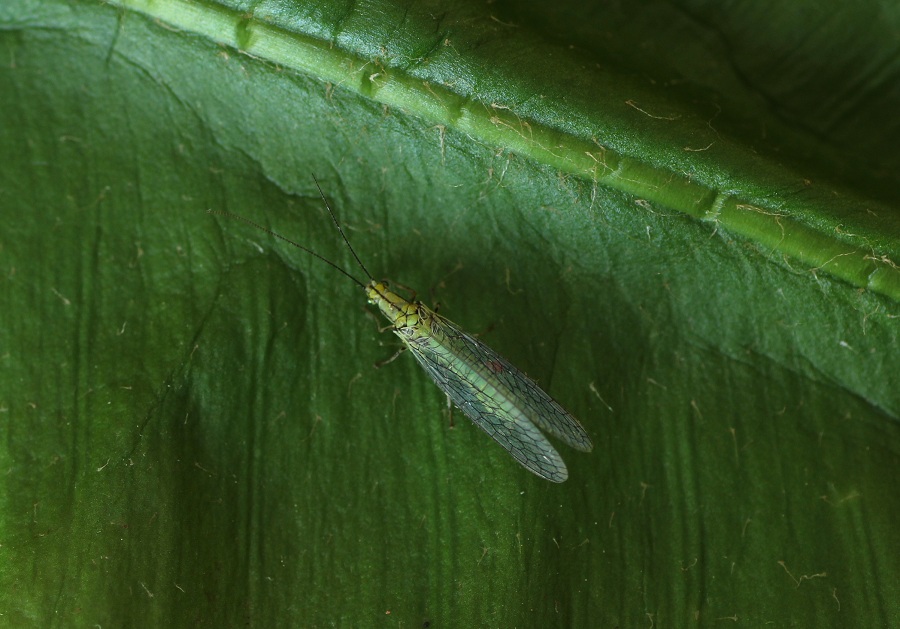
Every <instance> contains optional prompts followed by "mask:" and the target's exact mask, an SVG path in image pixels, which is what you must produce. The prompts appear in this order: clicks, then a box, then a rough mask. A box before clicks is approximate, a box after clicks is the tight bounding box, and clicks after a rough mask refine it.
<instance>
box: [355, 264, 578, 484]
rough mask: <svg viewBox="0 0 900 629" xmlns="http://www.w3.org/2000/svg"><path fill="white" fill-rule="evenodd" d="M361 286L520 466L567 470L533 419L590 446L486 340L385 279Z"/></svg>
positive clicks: (553, 472) (553, 475) (562, 473)
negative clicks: (403, 294)
mask: <svg viewBox="0 0 900 629" xmlns="http://www.w3.org/2000/svg"><path fill="white" fill-rule="evenodd" d="M365 291H366V296H367V297H368V299H369V303H371V304H374V305H375V306H377V307H378V309H379V310H380V311H381V313H382V314H383V315H384V316H385V317H386V318H387V319H388V321H390V322H391V324H392V326H393V331H394V334H396V335H397V336H398V337H399V338H400V339H401V340H402V341H403V343H404V345H405V346H406V347H407V348H408V349H409V350H410V352H411V353H412V355H413V356H414V357H415V359H416V360H417V361H418V362H419V364H420V365H421V366H422V367H423V369H425V372H426V373H427V374H428V375H429V376H431V378H432V379H433V380H434V382H435V384H437V385H438V387H439V388H440V389H441V390H442V391H443V392H444V393H445V394H446V395H447V396H448V397H449V398H450V400H451V401H452V402H453V403H454V404H455V405H456V406H457V407H458V408H459V409H460V410H461V411H462V412H463V413H465V415H466V416H467V417H469V419H471V420H472V422H473V423H475V425H477V426H478V427H479V428H481V429H483V430H484V431H485V432H486V433H488V434H489V435H490V436H491V437H492V438H493V439H494V440H495V441H497V442H498V443H499V444H500V445H502V446H503V447H504V448H506V450H507V451H508V452H509V453H510V454H511V455H512V456H513V457H514V458H515V459H516V460H517V461H518V462H519V463H520V464H521V465H522V466H524V467H525V468H526V469H528V470H530V471H531V472H534V473H535V474H537V475H538V476H540V477H542V478H546V479H547V480H550V481H554V482H557V483H561V482H563V481H564V480H566V479H567V478H568V475H569V473H568V470H567V469H566V465H565V463H564V462H563V460H562V457H560V455H559V453H558V452H557V451H556V449H555V448H554V447H553V446H552V445H551V444H550V442H549V441H547V439H546V437H544V435H543V434H541V431H540V430H538V428H537V427H538V426H539V427H540V428H543V429H544V430H546V431H547V432H549V433H551V434H553V435H554V436H556V437H558V438H560V439H561V440H563V441H564V442H565V443H567V444H568V445H570V446H572V447H573V448H576V449H578V450H581V451H584V452H589V451H590V450H591V449H592V448H593V444H592V443H591V439H590V437H589V436H588V434H587V432H586V431H585V430H584V428H583V427H582V425H581V424H580V423H579V422H578V420H576V419H575V418H574V417H573V416H572V415H571V414H569V413H568V412H567V411H566V410H565V409H563V408H562V407H561V406H560V405H559V404H558V403H557V402H556V401H554V400H553V399H552V398H551V397H550V396H549V395H547V394H546V393H545V392H544V391H543V390H542V389H541V388H540V387H539V386H538V385H537V383H535V382H534V381H533V380H532V379H530V378H529V377H528V376H526V375H525V374H524V373H522V372H521V371H519V370H518V369H516V368H515V367H514V366H513V365H512V364H510V363H509V361H507V360H506V359H505V358H503V357H502V356H500V355H499V354H497V353H496V352H495V351H493V350H492V349H491V348H489V347H488V346H487V345H485V344H484V343H482V342H481V341H479V340H478V339H476V338H475V337H473V336H470V335H469V334H466V333H465V332H463V331H462V330H461V329H460V328H458V327H457V326H456V325H455V324H453V323H452V322H451V321H449V320H448V319H446V318H444V317H442V316H440V315H439V314H437V313H436V312H434V311H433V310H431V309H430V308H428V307H427V306H425V305H424V304H422V303H420V302H417V301H407V300H406V299H404V298H403V297H401V296H400V295H398V294H396V293H394V292H393V291H391V290H390V288H389V287H388V284H387V282H378V281H374V280H373V281H371V282H369V283H368V284H367V285H366V286H365Z"/></svg>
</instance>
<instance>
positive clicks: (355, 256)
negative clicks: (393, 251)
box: [312, 175, 375, 280]
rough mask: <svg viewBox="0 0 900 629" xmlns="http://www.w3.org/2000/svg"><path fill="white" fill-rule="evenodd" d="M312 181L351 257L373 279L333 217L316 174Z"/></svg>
mask: <svg viewBox="0 0 900 629" xmlns="http://www.w3.org/2000/svg"><path fill="white" fill-rule="evenodd" d="M312 178H313V181H315V182H316V188H318V189H319V194H320V195H321V196H322V201H324V202H325V209H326V210H328V213H329V214H330V215H331V220H332V221H334V226H335V227H337V228H338V231H339V232H341V238H343V239H344V244H345V245H347V249H349V250H350V253H352V254H353V257H354V258H356V263H357V264H358V265H359V268H361V269H362V270H363V273H365V274H366V277H368V278H369V279H370V280H372V279H375V278H373V277H372V274H371V273H369V271H368V269H366V267H365V265H364V264H363V263H362V260H360V259H359V256H358V255H356V251H354V250H353V245H351V244H350V241H349V240H347V236H345V235H344V228H343V227H341V224H340V223H338V219H337V218H336V217H335V215H334V212H332V211H331V206H330V205H329V204H328V199H326V198H325V193H324V192H322V186H320V185H319V180H318V179H316V176H315V175H313V176H312Z"/></svg>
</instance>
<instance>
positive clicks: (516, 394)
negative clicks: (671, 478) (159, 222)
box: [210, 181, 593, 483]
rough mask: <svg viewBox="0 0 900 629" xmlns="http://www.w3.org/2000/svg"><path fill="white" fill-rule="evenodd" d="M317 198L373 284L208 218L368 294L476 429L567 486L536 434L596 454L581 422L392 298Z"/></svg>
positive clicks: (418, 308)
mask: <svg viewBox="0 0 900 629" xmlns="http://www.w3.org/2000/svg"><path fill="white" fill-rule="evenodd" d="M316 186H318V181H317V182H316ZM319 193H320V194H321V195H322V200H323V201H325V207H326V208H327V209H328V212H329V214H330V215H331V219H332V221H334V224H335V226H336V227H337V229H338V231H339V232H340V233H341V237H342V238H343V240H344V243H345V244H346V245H347V248H348V249H350V252H351V253H352V254H353V257H354V258H355V259H356V262H357V264H358V265H359V267H360V268H361V269H362V270H363V272H364V273H365V274H366V276H367V277H368V278H369V280H370V281H369V282H368V283H367V284H363V283H362V282H360V281H359V280H358V279H356V278H355V277H354V276H353V275H351V274H350V273H348V272H347V271H345V270H344V269H342V268H341V267H339V266H337V265H336V264H334V263H333V262H331V261H330V260H328V259H326V258H324V257H322V256H321V255H319V254H318V253H316V252H315V251H312V250H310V249H307V248H306V247H304V246H303V245H300V244H297V243H296V242H294V241H292V240H290V239H288V238H285V237H284V236H282V235H280V234H277V233H275V232H273V231H271V230H270V229H267V228H266V227H263V226H262V225H259V224H257V223H254V222H253V221H250V220H248V219H246V218H243V217H242V216H238V215H236V214H231V213H230V212H224V211H212V210H210V212H211V213H213V214H221V215H225V216H231V217H234V218H237V219H239V220H242V221H244V222H246V223H249V224H251V225H253V226H255V227H257V228H259V229H262V230H263V231H265V232H268V233H269V234H271V235H273V236H275V237H277V238H280V239H281V240H284V241H286V242H288V243H290V244H292V245H294V246H295V247H297V248H299V249H301V250H303V251H305V252H307V253H309V254H311V255H313V256H315V257H317V258H319V259H320V260H322V261H324V262H325V263H327V264H329V265H330V266H332V267H333V268H335V269H337V270H338V271H340V272H341V273H343V274H344V275H346V276H347V277H348V278H350V279H351V280H353V281H354V282H355V283H357V284H358V285H359V286H360V287H362V288H363V289H364V290H365V292H366V296H367V297H368V299H369V303H371V304H374V305H375V306H377V307H378V309H379V310H380V311H381V313H382V314H383V315H384V316H385V317H386V318H387V319H388V321H390V322H391V325H392V327H393V332H394V334H396V335H397V336H398V337H399V338H400V339H401V340H402V341H403V343H404V345H405V346H406V348H407V349H409V351H410V353H411V354H412V355H413V356H414V357H415V359H416V361H418V363H419V364H420V365H421V366H422V368H423V369H424V370H425V372H426V373H427V374H428V375H429V376H431V379H432V380H434V382H435V384H437V385H438V387H439V388H440V389H441V390H442V391H443V392H444V393H445V394H446V395H447V397H448V398H449V399H450V401H452V402H453V403H454V404H455V405H456V406H457V407H458V408H459V409H460V410H461V411H462V412H463V413H465V415H466V416H467V417H468V418H469V419H471V420H472V422H473V423H475V425H477V426H478V427H479V428H481V429H482V430H484V431H485V432H486V433H488V434H489V435H490V436H491V437H492V438H493V439H494V440H495V441H496V442H497V443H499V444H500V445H502V446H503V447H504V448H506V450H507V451H508V452H509V453H510V454H511V455H512V456H513V457H514V458H515V459H516V460H517V461H518V462H519V463H520V464H521V465H522V466H523V467H525V468H526V469H528V470H530V471H531V472H534V473H535V474H537V475H538V476H540V477H542V478H545V479H547V480H550V481H553V482H556V483H561V482H563V481H564V480H566V479H567V478H568V477H569V472H568V470H567V469H566V464H565V463H564V462H563V460H562V457H560V456H559V453H558V452H557V451H556V449H555V448H554V447H553V446H552V445H551V444H550V442H549V441H547V438H546V437H544V435H543V434H542V433H541V430H539V429H538V428H540V429H542V430H545V431H547V432H549V433H550V434H552V435H553V436H555V437H557V438H559V439H560V440H562V441H563V442H564V443H566V444H568V445H569V446H571V447H573V448H575V449H576V450H581V451H583V452H590V451H591V449H592V448H593V444H592V443H591V439H590V437H589V436H588V434H587V432H586V431H585V429H584V427H583V426H582V425H581V424H580V423H579V422H578V420H577V419H575V418H574V417H573V416H572V415H571V414H570V413H569V412H568V411H566V410H565V409H564V408H563V407H562V406H560V405H559V404H558V403H557V402H556V401H555V400H553V398H551V397H550V396H549V395H547V394H546V393H545V392H544V391H543V389H541V388H540V387H539V386H538V385H537V383H536V382H535V381H534V380H532V379H531V378H529V377H528V376H526V375H525V374H524V373H522V372H521V371H519V370H518V369H517V368H516V367H514V366H513V365H512V364H511V363H510V362H509V361H508V360H506V359H505V358H503V357H502V356H500V355H499V354H498V353H496V352H495V351H494V350H492V349H491V348H490V347H488V346H487V345H485V344H484V343H482V342H481V341H479V340H478V339H477V338H475V337H473V336H471V335H469V334H467V333H465V332H464V331H462V330H461V329H460V328H459V327H457V326H456V325H455V324H454V323H452V322H451V321H449V320H448V319H446V318H444V317H442V316H440V315H439V314H437V313H436V312H434V311H433V310H431V309H430V308H428V307H427V306H425V305H424V304H422V303H421V302H418V301H409V300H407V299H404V298H403V297H401V296H400V295H398V294H397V293H395V292H393V291H392V290H391V289H390V287H389V286H388V284H387V282H384V281H376V280H374V279H372V276H371V275H370V274H369V272H368V271H367V270H366V267H365V266H364V265H363V263H362V261H361V260H360V259H359V256H357V255H356V252H355V251H354V250H353V247H351V246H350V242H349V241H348V240H347V237H346V235H345V234H344V230H343V229H342V228H341V225H340V223H338V221H337V218H336V217H335V215H334V212H332V210H331V207H330V206H329V205H328V200H327V199H326V198H325V195H324V193H322V189H321V188H319Z"/></svg>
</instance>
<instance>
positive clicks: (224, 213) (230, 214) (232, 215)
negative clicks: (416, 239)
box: [206, 182, 372, 288]
mask: <svg viewBox="0 0 900 629" xmlns="http://www.w3.org/2000/svg"><path fill="white" fill-rule="evenodd" d="M318 185H319V182H316V186H317V187H318ZM319 192H320V193H321V192H322V189H321V188H319ZM322 198H323V199H324V198H325V197H324V195H323V196H322ZM327 205H328V203H327V201H326V207H327ZM328 212H329V213H331V208H328ZM206 213H207V214H218V215H219V216H227V217H228V218H234V219H237V220H239V221H243V222H245V223H247V224H248V225H252V226H253V227H255V228H257V229H261V230H262V231H264V232H266V233H267V234H269V235H270V236H275V238H280V239H281V240H283V241H285V242H286V243H288V244H291V245H294V246H295V247H297V249H300V250H301V251H305V252H306V253H308V254H309V255H311V256H315V257H316V258H318V259H319V260H321V261H322V262H324V263H325V264H327V265H328V266H330V267H331V268H333V269H337V270H338V271H340V272H341V273H343V274H344V275H346V276H347V277H349V278H350V279H351V280H353V281H354V282H355V283H356V284H358V285H359V286H360V287H361V288H365V287H366V285H365V284H363V283H362V282H360V281H359V280H358V279H356V278H355V277H353V276H352V275H350V274H349V273H348V272H347V271H345V270H344V269H342V268H341V267H339V266H338V265H336V264H335V263H334V262H332V261H331V260H329V259H328V258H326V257H325V256H323V255H320V254H318V253H316V252H315V251H313V250H312V249H308V248H306V247H304V246H303V245H301V244H299V243H296V242H294V241H293V240H291V239H290V238H286V237H284V236H282V235H281V234H279V233H278V232H275V231H272V230H271V229H269V228H268V227H263V226H262V225H260V224H259V223H257V222H255V221H251V220H250V219H249V218H244V217H243V216H241V215H240V214H235V213H234V212H227V211H225V210H206ZM331 218H332V219H333V220H334V222H335V225H337V219H335V218H334V214H333V213H332V214H331ZM338 229H341V226H340V225H338ZM341 236H344V231H343V230H341ZM344 242H346V243H347V246H348V247H350V243H349V242H347V238H346V236H344ZM350 251H351V252H353V257H355V258H356V261H357V262H359V258H357V257H356V252H355V251H353V247H350ZM359 265H360V266H361V267H362V270H363V271H365V270H366V267H364V266H362V263H361V262H359ZM366 275H368V271H366ZM371 277H372V276H371V275H370V276H369V279H371Z"/></svg>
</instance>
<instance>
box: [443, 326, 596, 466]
mask: <svg viewBox="0 0 900 629" xmlns="http://www.w3.org/2000/svg"><path fill="white" fill-rule="evenodd" d="M434 316H435V318H436V319H437V320H438V322H439V323H440V325H441V326H442V327H443V331H444V334H445V335H446V337H447V338H448V340H450V341H451V342H454V341H456V343H455V345H454V351H455V352H456V353H460V352H461V353H462V354H463V358H464V360H467V361H468V362H470V363H472V364H473V365H476V366H477V367H476V369H477V370H478V371H479V372H480V373H481V374H482V375H483V376H484V377H486V378H487V377H490V378H492V379H494V380H496V381H497V382H499V383H500V384H501V385H502V386H503V388H505V389H506V393H507V395H508V396H509V397H511V398H513V399H515V400H516V405H517V406H519V408H521V409H522V412H523V413H524V414H525V416H526V417H528V419H530V420H531V421H532V422H533V423H535V424H536V425H537V426H538V427H539V428H541V429H542V430H546V431H547V432H549V433H550V434H551V435H553V436H555V437H557V438H559V439H561V440H562V441H563V442H565V443H566V444H567V445H569V446H571V447H573V448H575V449H576V450H581V451H582V452H590V451H591V450H592V449H593V448H594V444H593V443H592V442H591V438H590V437H589V436H588V434H587V432H586V431H585V429H584V427H583V426H582V425H581V424H580V423H579V422H578V420H577V419H575V418H574V417H573V416H572V415H571V414H570V413H569V412H568V411H566V409H564V408H563V407H562V406H560V405H559V404H558V403H557V402H556V400H554V399H553V398H551V397H550V396H549V395H547V394H546V393H545V392H544V390H543V389H541V388H540V387H539V386H538V385H537V383H536V382H535V381H534V380H532V379H531V378H529V377H528V376H526V375H525V374H524V373H522V372H521V371H519V370H518V369H516V367H515V366H514V365H512V364H511V363H510V362H509V361H508V360H506V359H505V358H503V357H502V356H501V355H500V354H498V353H497V352H495V351H494V350H492V349H491V348H490V347H488V346H487V345H485V344H484V343H482V342H481V341H479V340H478V339H476V338H474V337H472V336H469V335H468V334H466V333H465V332H463V331H462V330H460V329H459V328H458V327H456V325H455V324H454V323H453V322H451V321H448V320H447V319H444V318H443V317H441V316H440V315H437V314H435V315H434Z"/></svg>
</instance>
